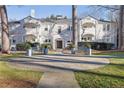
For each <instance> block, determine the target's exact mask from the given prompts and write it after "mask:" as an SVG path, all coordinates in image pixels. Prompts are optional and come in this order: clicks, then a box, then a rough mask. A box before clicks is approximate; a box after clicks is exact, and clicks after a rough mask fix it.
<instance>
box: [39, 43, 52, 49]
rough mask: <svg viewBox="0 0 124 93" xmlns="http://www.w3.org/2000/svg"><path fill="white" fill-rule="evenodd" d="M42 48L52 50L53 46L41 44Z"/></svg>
mask: <svg viewBox="0 0 124 93" xmlns="http://www.w3.org/2000/svg"><path fill="white" fill-rule="evenodd" d="M40 47H41V48H48V49H52V45H51V44H41V46H40Z"/></svg>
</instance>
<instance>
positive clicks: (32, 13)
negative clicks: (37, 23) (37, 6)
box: [30, 9, 35, 17]
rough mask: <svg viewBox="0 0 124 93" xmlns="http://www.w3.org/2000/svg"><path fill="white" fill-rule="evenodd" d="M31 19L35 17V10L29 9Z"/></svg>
mask: <svg viewBox="0 0 124 93" xmlns="http://www.w3.org/2000/svg"><path fill="white" fill-rule="evenodd" d="M30 16H31V17H35V10H34V9H31V14H30Z"/></svg>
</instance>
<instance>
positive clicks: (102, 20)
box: [80, 15, 113, 23]
mask: <svg viewBox="0 0 124 93" xmlns="http://www.w3.org/2000/svg"><path fill="white" fill-rule="evenodd" d="M86 17H91V18H93V19H95V20H97V21H100V22H108V23H111V22H113V21H110V20H105V19H98V18H96V17H93V16H91V15H88V16H85V17H82V18H81V19H85V18H86ZM81 19H80V20H81Z"/></svg>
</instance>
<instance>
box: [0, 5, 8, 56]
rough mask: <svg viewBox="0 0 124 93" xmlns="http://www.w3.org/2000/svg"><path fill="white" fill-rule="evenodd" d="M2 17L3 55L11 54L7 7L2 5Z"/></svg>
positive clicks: (0, 10) (0, 9)
mask: <svg viewBox="0 0 124 93" xmlns="http://www.w3.org/2000/svg"><path fill="white" fill-rule="evenodd" d="M0 17H1V27H2V53H7V54H9V53H10V41H9V27H8V17H7V11H6V6H5V5H0Z"/></svg>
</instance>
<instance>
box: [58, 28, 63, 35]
mask: <svg viewBox="0 0 124 93" xmlns="http://www.w3.org/2000/svg"><path fill="white" fill-rule="evenodd" d="M61 31H62V30H61V26H59V28H58V34H60V33H61Z"/></svg>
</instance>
